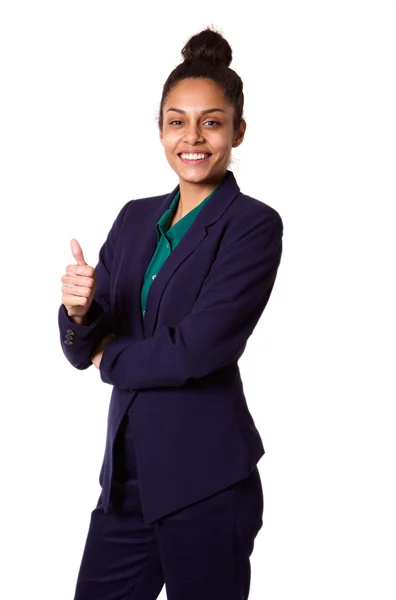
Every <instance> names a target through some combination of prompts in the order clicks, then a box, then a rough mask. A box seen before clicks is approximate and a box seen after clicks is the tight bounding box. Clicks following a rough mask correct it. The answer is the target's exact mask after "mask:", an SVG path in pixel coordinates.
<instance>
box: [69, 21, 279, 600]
mask: <svg viewBox="0 0 396 600" xmlns="http://www.w3.org/2000/svg"><path fill="white" fill-rule="evenodd" d="M182 54H183V57H184V61H183V62H182V63H181V64H180V65H178V66H177V67H176V69H174V70H173V71H172V73H171V74H170V76H169V77H168V79H167V81H166V82H165V85H164V88H163V93H162V98H161V105H160V114H159V119H158V126H159V136H160V140H161V143H162V145H163V147H164V151H165V156H166V158H167V160H168V162H169V165H170V166H171V167H172V169H173V170H174V171H175V173H176V174H177V176H178V185H177V186H176V187H175V189H174V190H173V191H171V192H170V193H166V194H164V195H162V196H155V197H147V198H140V199H137V200H131V201H130V202H128V203H127V204H126V205H125V206H124V207H123V208H122V209H121V211H120V213H119V215H118V216H117V218H116V219H115V221H114V223H113V226H112V227H111V229H110V231H109V234H108V236H107V239H106V241H105V242H104V244H103V245H102V247H101V249H100V252H99V261H98V264H97V265H96V267H95V269H94V268H93V267H91V266H89V265H87V263H86V262H85V260H84V256H83V253H82V250H81V247H80V246H79V244H78V242H77V240H72V253H73V256H74V258H75V260H76V262H77V264H74V265H69V266H68V267H67V270H66V274H65V275H64V276H63V277H62V282H63V286H62V304H61V306H60V308H59V328H60V333H61V344H62V349H63V352H64V353H65V355H66V357H67V359H68V360H69V361H70V363H71V364H72V365H73V366H74V367H76V368H77V369H86V368H88V367H89V366H91V365H92V364H94V365H95V366H96V367H97V368H98V369H99V371H100V377H101V379H102V381H103V382H105V383H108V384H110V385H111V386H113V389H112V395H111V402H110V407H109V416H108V422H107V440H106V448H105V455H104V460H103V465H102V469H101V473H100V478H99V479H100V484H101V486H102V490H101V494H100V497H99V500H98V502H97V504H96V507H95V509H94V510H93V512H92V516H91V522H90V526H89V531H88V535H87V540H86V545H85V550H84V554H83V557H82V561H81V566H80V571H79V574H78V579H77V585H76V592H75V600H89V599H91V598H92V599H95V600H110V599H114V600H115V599H119V600H121V599H126V598H130V599H131V600H155V598H157V597H158V595H159V593H160V591H161V589H162V587H163V585H164V584H165V585H166V589H167V594H168V598H171V599H172V600H187V599H188V600H203V599H205V600H233V599H235V600H237V599H238V600H246V599H247V598H248V596H249V588H250V555H251V553H252V551H253V546H254V540H255V537H256V535H257V533H258V532H259V530H260V528H261V526H262V515H263V508H264V497H263V490H262V485H261V479H260V475H259V471H258V468H257V463H258V461H259V460H260V458H261V457H262V456H263V454H264V446H263V444H262V440H261V437H260V434H259V432H258V431H257V429H256V427H255V423H254V421H253V418H252V416H251V414H250V412H249V409H248V406H247V401H246V398H245V395H244V390H243V385H242V380H241V377H240V372H239V367H238V361H239V358H240V357H241V356H242V354H243V352H244V350H245V347H246V344H247V341H248V339H249V337H250V335H251V334H252V333H253V330H254V328H255V327H256V325H257V323H258V321H259V319H260V317H261V315H262V313H263V310H264V308H265V306H266V304H267V302H268V300H269V297H270V295H271V292H272V289H273V286H274V283H275V279H276V275H277V270H278V267H279V264H280V260H281V254H282V234H283V223H282V219H281V217H280V215H279V213H278V212H277V211H276V210H275V209H274V208H272V207H271V206H269V205H268V204H265V203H264V202H262V201H260V200H258V199H255V198H252V197H251V196H248V195H246V194H244V193H242V192H241V191H240V189H239V186H238V184H237V182H236V180H235V177H234V175H233V174H232V172H231V171H229V170H228V167H229V164H230V158H231V151H232V149H233V148H236V147H237V146H239V145H240V144H241V143H242V141H243V138H244V134H245V130H246V123H245V120H244V119H243V116H242V114H243V101H244V98H243V85H242V81H241V79H240V77H239V76H238V75H237V74H236V73H235V71H233V70H232V69H230V68H229V65H230V62H231V58H232V52H231V48H230V45H229V44H228V42H227V41H226V40H225V39H224V38H223V37H222V36H221V35H220V34H219V33H217V32H215V31H213V30H211V29H206V30H204V31H202V32H200V33H199V34H197V35H195V36H193V37H192V38H191V39H190V40H189V42H188V43H187V44H186V46H185V47H184V48H183V51H182Z"/></svg>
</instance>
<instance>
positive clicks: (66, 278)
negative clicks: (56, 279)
mask: <svg viewBox="0 0 396 600" xmlns="http://www.w3.org/2000/svg"><path fill="white" fill-rule="evenodd" d="M61 281H62V283H65V284H66V285H81V286H84V287H88V288H91V289H92V288H93V286H94V284H95V281H94V279H93V277H83V276H75V277H73V276H71V275H63V276H62V278H61Z"/></svg>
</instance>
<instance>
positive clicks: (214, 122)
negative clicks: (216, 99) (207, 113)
mask: <svg viewBox="0 0 396 600" xmlns="http://www.w3.org/2000/svg"><path fill="white" fill-rule="evenodd" d="M204 125H209V126H213V125H215V126H216V125H220V123H219V122H218V121H205V123H204Z"/></svg>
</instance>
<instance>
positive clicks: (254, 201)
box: [231, 192, 282, 223]
mask: <svg viewBox="0 0 396 600" xmlns="http://www.w3.org/2000/svg"><path fill="white" fill-rule="evenodd" d="M231 209H232V212H235V213H238V215H240V216H241V217H242V218H245V219H249V218H254V219H258V220H259V221H274V222H276V221H278V222H280V223H282V218H281V216H280V214H279V212H278V211H277V210H276V209H275V208H274V207H273V206H271V205H269V204H267V203H266V202H263V201H262V200H258V198H253V196H249V195H248V194H243V193H242V192H239V194H238V196H237V197H236V198H235V202H233V203H232V205H231Z"/></svg>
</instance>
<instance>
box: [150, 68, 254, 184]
mask: <svg viewBox="0 0 396 600" xmlns="http://www.w3.org/2000/svg"><path fill="white" fill-rule="evenodd" d="M245 129H246V123H245V121H242V123H241V126H240V128H239V130H238V131H235V130H234V107H233V106H232V105H231V104H230V103H229V101H228V99H227V98H226V97H225V95H224V92H223V90H222V88H221V86H220V85H218V84H217V83H215V82H214V81H212V80H211V79H197V78H188V79H183V80H182V81H179V83H177V84H176V85H175V87H174V88H173V89H172V90H171V91H170V93H169V94H168V97H167V98H166V100H165V102H164V105H163V127H162V131H161V132H160V139H161V142H162V145H163V146H164V150H165V155H166V158H167V160H168V162H169V164H170V166H171V167H172V169H173V170H174V171H176V173H177V174H178V176H179V179H180V180H183V181H186V182H189V183H196V184H210V183H213V184H216V185H217V183H218V182H219V181H221V179H222V178H223V177H224V175H225V172H226V170H227V168H228V165H229V163H230V158H231V150H232V148H236V147H237V146H239V145H240V144H241V143H242V140H243V137H244V134H245Z"/></svg>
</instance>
